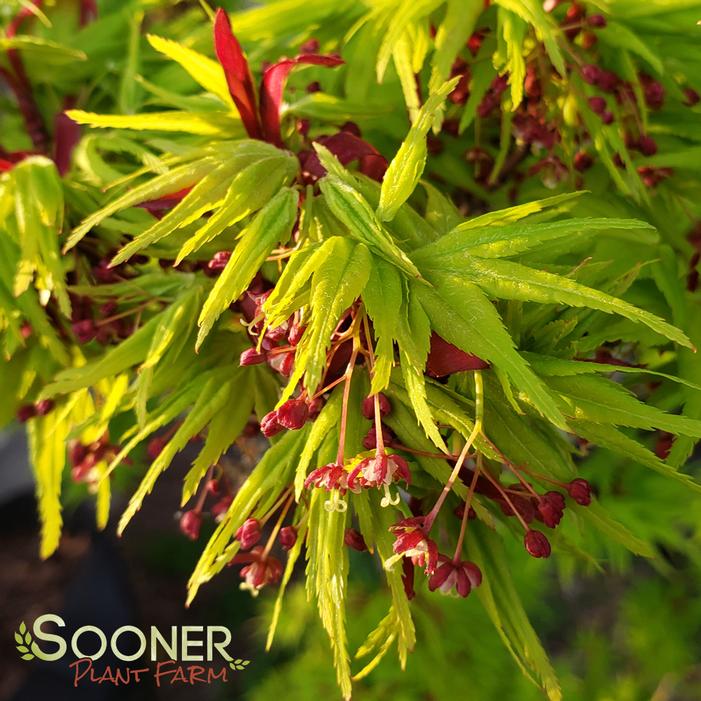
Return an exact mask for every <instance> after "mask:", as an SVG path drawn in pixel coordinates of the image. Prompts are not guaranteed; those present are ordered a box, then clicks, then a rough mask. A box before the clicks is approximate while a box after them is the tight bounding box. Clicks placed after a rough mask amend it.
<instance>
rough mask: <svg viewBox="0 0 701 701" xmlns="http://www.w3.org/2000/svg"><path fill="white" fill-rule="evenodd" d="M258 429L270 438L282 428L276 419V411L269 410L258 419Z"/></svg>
mask: <svg viewBox="0 0 701 701" xmlns="http://www.w3.org/2000/svg"><path fill="white" fill-rule="evenodd" d="M260 430H261V432H262V433H263V435H264V436H265V437H266V438H272V436H275V435H276V434H278V433H280V431H283V430H284V426H282V425H281V424H280V422H279V421H278V420H277V411H274V410H273V411H269V412H268V413H267V414H266V415H265V416H264V417H263V418H262V419H261V420H260Z"/></svg>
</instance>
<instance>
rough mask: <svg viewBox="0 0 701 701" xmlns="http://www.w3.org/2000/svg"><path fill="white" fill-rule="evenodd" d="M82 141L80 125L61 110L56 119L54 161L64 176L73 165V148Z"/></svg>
mask: <svg viewBox="0 0 701 701" xmlns="http://www.w3.org/2000/svg"><path fill="white" fill-rule="evenodd" d="M79 141H80V126H79V125H78V124H76V122H74V121H73V120H72V119H71V118H70V117H69V116H68V115H67V114H66V113H65V112H59V113H58V114H57V115H56V118H55V120H54V162H55V163H56V168H58V172H59V173H60V174H61V175H62V176H63V175H65V174H66V173H67V172H68V171H69V169H70V167H71V156H72V154H73V149H74V148H75V147H76V146H77V145H78V142H79Z"/></svg>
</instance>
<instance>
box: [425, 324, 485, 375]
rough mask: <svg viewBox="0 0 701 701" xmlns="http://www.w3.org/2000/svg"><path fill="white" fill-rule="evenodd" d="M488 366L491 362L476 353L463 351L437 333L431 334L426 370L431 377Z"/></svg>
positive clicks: (481, 368)
mask: <svg viewBox="0 0 701 701" xmlns="http://www.w3.org/2000/svg"><path fill="white" fill-rule="evenodd" d="M488 367H489V363H486V362H485V361H484V360H482V359H481V358H478V357H477V356H476V355H471V354H470V353H465V352H464V351H461V350H460V349H459V348H456V347H455V346H454V345H453V344H452V343H448V341H446V340H445V339H444V338H441V337H440V336H439V335H438V334H437V333H433V334H431V350H430V352H429V354H428V361H427V363H426V372H427V373H428V374H429V375H430V376H431V377H445V376H446V375H452V374H453V373H454V372H463V371H465V370H483V369H484V368H488Z"/></svg>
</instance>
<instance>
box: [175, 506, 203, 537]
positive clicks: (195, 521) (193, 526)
mask: <svg viewBox="0 0 701 701" xmlns="http://www.w3.org/2000/svg"><path fill="white" fill-rule="evenodd" d="M201 526H202V514H200V512H199V511H195V510H194V509H192V510H191V511H185V512H183V514H182V516H181V517H180V531H181V532H182V534H183V535H185V536H187V537H188V538H189V539H190V540H197V539H198V538H199V537H200V527H201Z"/></svg>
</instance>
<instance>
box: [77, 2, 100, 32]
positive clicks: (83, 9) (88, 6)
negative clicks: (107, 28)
mask: <svg viewBox="0 0 701 701" xmlns="http://www.w3.org/2000/svg"><path fill="white" fill-rule="evenodd" d="M95 19H97V2H96V1H95V0H81V3H80V26H81V27H84V26H85V25H86V24H88V23H89V22H92V21H93V20H95Z"/></svg>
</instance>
